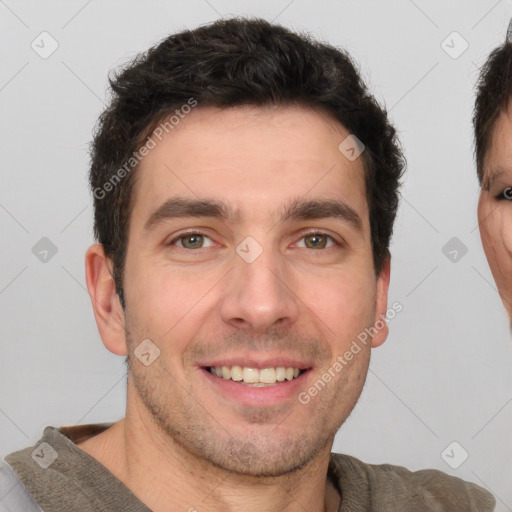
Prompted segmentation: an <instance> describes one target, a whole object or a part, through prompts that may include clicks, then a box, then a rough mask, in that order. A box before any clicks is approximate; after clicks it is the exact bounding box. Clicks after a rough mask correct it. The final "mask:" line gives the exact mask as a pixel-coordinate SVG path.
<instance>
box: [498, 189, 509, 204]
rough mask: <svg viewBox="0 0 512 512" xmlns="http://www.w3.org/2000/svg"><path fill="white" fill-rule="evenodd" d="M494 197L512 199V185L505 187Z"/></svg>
mask: <svg viewBox="0 0 512 512" xmlns="http://www.w3.org/2000/svg"><path fill="white" fill-rule="evenodd" d="M496 199H507V200H508V201H510V200H511V199H512V187H507V188H506V189H505V190H503V191H502V192H501V193H500V194H498V196H497V197H496Z"/></svg>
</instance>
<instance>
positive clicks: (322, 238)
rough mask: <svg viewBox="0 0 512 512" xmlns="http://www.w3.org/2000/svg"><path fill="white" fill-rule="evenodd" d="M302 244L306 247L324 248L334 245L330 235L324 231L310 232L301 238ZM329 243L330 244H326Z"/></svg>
mask: <svg viewBox="0 0 512 512" xmlns="http://www.w3.org/2000/svg"><path fill="white" fill-rule="evenodd" d="M302 239H303V240H304V245H305V247H306V248H308V249H325V248H327V247H331V246H332V245H334V241H333V239H332V237H331V236H329V235H326V234H324V233H311V234H309V235H306V236H304V237H303V238H302ZM329 243H330V245H328V244H329Z"/></svg>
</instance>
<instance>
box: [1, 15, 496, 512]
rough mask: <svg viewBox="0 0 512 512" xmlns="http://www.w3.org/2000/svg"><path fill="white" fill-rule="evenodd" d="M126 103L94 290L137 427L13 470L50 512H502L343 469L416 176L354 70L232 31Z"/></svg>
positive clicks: (103, 163) (95, 435) (137, 76)
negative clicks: (401, 193)
mask: <svg viewBox="0 0 512 512" xmlns="http://www.w3.org/2000/svg"><path fill="white" fill-rule="evenodd" d="M112 89H113V93H114V96H113V98H112V102H111V104H110V106H109V108H108V109H107V110H106V111H105V113H104V114H103V115H102V117H101V119H100V124H99V127H98V130H97V133H96V136H95V140H94V143H93V148H92V166H91V174H90V181H91V187H92V191H93V195H94V198H95V200H94V203H95V234H96V237H97V240H98V242H99V243H97V244H95V245H93V246H92V247H90V248H89V250H88V252H87V255H86V275H87V286H88V289H89V293H90V295H91V299H92V306H93V309H94V313H95V317H96V321H97V324H98V328H99V332H100V335H101V338H102V340H103V342H104V344H105V346H106V347H107V349H108V350H110V351H111V352H113V353H115V354H118V355H120V356H127V362H128V384H127V389H128V396H127V404H126V416H125V418H123V419H121V420H120V421H117V422H116V423H108V424H102V425H82V426H75V427H61V428H53V427H48V428H47V429H46V430H45V432H44V435H43V438H42V439H41V441H40V442H39V443H38V444H37V445H36V446H34V447H32V448H27V449H25V450H22V451H20V452H16V453H14V454H11V455H9V456H7V457H6V461H7V463H8V464H9V466H10V467H9V470H10V469H11V468H12V470H14V472H15V473H16V474H17V475H18V478H20V479H21V481H22V483H23V486H24V487H23V488H22V489H24V490H25V491H26V492H25V494H29V495H30V496H31V498H30V499H32V500H33V501H34V502H37V503H38V504H39V505H35V503H33V505H34V507H37V506H40V507H42V509H43V510H45V511H64V510H66V511H68V510H79V511H80V512H83V511H86V512H88V511H91V512H92V511H93V510H105V511H106V510H109V511H112V510H115V511H118V510H119V511H121V510H123V511H134V512H135V511H137V512H139V511H140V512H142V511H148V510H153V511H155V512H171V511H172V512H175V511H184V512H185V511H189V512H191V511H198V512H201V511H208V512H215V511H245V510H247V511H249V510H250V511H253V512H254V511H265V512H273V511H279V512H283V511H286V512H291V511H308V512H324V511H329V512H332V511H345V512H348V511H352V512H357V511H361V512H363V511H364V512H368V511H369V510H375V511H385V510H386V511H395V510H396V511H398V510H402V511H403V510H411V511H428V510H432V511H434V510H436V511H439V510H446V511H458V512H459V511H461V510H464V511H478V512H483V511H488V510H493V506H494V500H493V498H492V496H491V495H489V494H488V493H487V492H486V491H484V490H483V489H481V488H479V487H478V486H476V485H474V484H471V483H467V482H464V481H462V480H460V479H458V478H454V477H450V476H448V475H445V474H443V473H441V472H439V471H435V470H426V471H418V472H416V473H412V472H409V471H408V470H406V469H405V468H401V467H395V466H390V465H383V466H377V465H368V464H365V463H363V462H361V461H359V460H357V459H355V458H353V457H350V456H345V455H337V454H331V448H332V444H333V440H334V436H335V434H336V432H337V430H338V429H339V428H340V426H341V425H342V424H343V422H344V421H345V420H346V419H347V417H348V416H349V414H350V413H351V411H352V409H353V407H354V405H355V404H356V402H357V400H358V398H359V395H360V393H361V389H362V387H363V384H364V382H365V379H366V374H367V371H368V364H369V360H370V352H371V348H372V347H377V346H379V345H380V344H382V343H383V342H384V341H385V339H386V337H387V333H388V331H387V324H386V317H387V316H388V317H389V314H390V312H391V311H393V312H396V311H397V305H396V304H395V305H393V306H388V303H387V292H388V284H389V275H390V257H389V251H388V246H389V241H390V236H391V233H392V226H393V221H394V218H395V214H396V209H397V205H398V186H399V181H400V176H401V173H402V168H403V157H402V154H401V152H400V149H399V147H398V144H397V141H396V138H395V131H394V129H393V127H392V126H391V125H390V124H389V122H388V120H387V116H386V113H385V112H384V111H383V110H382V109H381V108H380V107H379V106H378V104H377V103H376V102H375V100H374V99H373V97H372V96H371V95H370V94H369V93H368V91H367V89H366V88H365V86H364V84H363V83H362V81H361V79H360V77H359V75H358V73H357V72H356V70H355V68H354V66H353V64H352V63H351V60H350V58H349V57H348V56H347V55H346V54H345V53H344V52H342V51H340V50H338V49H335V48H333V47H330V46H327V45H323V44H319V43H316V42H314V41H312V40H310V39H309V38H308V37H305V36H299V35H296V34H293V33H292V32H289V31H287V30H285V29H283V28H282V27H278V26H275V25H271V24H269V23H267V22H265V21H262V20H243V19H233V20H224V21H219V22H216V23H214V24H212V25H209V26H206V27H202V28H199V29H196V30H194V31H192V32H190V31H186V32H183V33H180V34H176V35H173V36H171V37H169V38H168V39H166V40H164V41H163V42H162V43H161V44H160V45H158V46H156V47H155V48H152V49H151V50H149V52H148V53H146V54H145V55H143V56H141V57H140V58H138V59H136V60H135V61H134V62H133V63H131V64H130V65H129V66H128V67H127V68H126V69H125V70H124V71H123V72H122V73H120V74H119V75H118V76H117V77H116V79H115V80H114V81H113V82H112ZM5 471H6V472H7V471H8V469H7V468H5ZM9 474H10V475H11V478H12V479H14V478H16V477H15V476H14V474H12V473H9ZM20 499H21V498H20ZM35 510H37V508H35Z"/></svg>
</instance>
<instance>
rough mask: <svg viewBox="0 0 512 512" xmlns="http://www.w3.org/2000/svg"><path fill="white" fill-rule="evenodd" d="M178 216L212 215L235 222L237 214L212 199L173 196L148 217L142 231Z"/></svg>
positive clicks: (149, 229)
mask: <svg viewBox="0 0 512 512" xmlns="http://www.w3.org/2000/svg"><path fill="white" fill-rule="evenodd" d="M179 217H213V218H217V219H221V220H224V221H226V220H230V221H232V222H235V221H236V220H237V218H238V217H239V215H238V213H237V212H235V210H234V209H233V208H231V207H230V206H228V205H226V204H224V203H221V202H218V201H215V200H213V199H188V198H183V197H174V198H171V199H168V200H167V201H165V203H163V204H162V205H160V206H159V207H158V208H157V209H156V210H155V211H154V212H153V213H152V214H151V215H150V216H149V217H148V219H147V220H146V222H145V224H144V231H151V230H152V229H153V228H155V227H156V226H157V225H159V224H161V223H162V222H163V221H165V220H167V219H175V218H179Z"/></svg>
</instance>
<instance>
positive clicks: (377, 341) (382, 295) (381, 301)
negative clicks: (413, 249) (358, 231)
mask: <svg viewBox="0 0 512 512" xmlns="http://www.w3.org/2000/svg"><path fill="white" fill-rule="evenodd" d="M390 274H391V256H389V255H388V256H387V257H386V261H385V262H384V265H383V267H382V271H381V273H380V274H379V277H378V278H377V293H376V298H375V320H374V324H373V325H374V327H375V328H376V329H377V334H376V335H375V336H374V337H373V339H372V348H377V347H380V345H382V344H383V343H384V342H385V341H386V338H387V337H388V334H389V329H388V323H387V322H386V312H387V310H388V290H389V277H390Z"/></svg>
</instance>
